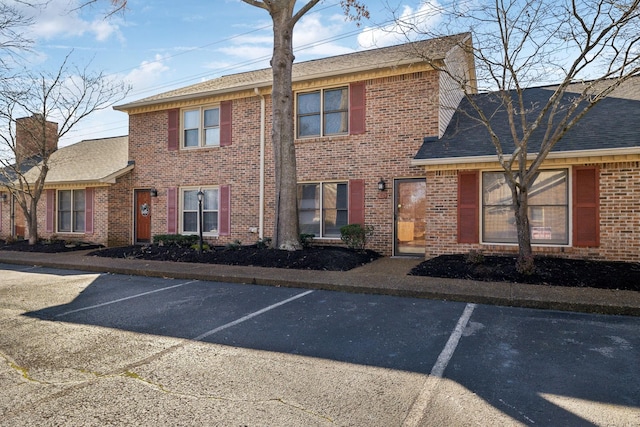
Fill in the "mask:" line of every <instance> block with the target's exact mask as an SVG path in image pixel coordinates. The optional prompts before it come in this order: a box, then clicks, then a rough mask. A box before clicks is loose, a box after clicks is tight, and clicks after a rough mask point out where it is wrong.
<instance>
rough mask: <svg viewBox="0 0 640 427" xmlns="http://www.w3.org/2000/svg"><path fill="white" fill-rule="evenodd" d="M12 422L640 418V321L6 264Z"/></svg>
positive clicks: (3, 294)
mask: <svg viewBox="0 0 640 427" xmlns="http://www.w3.org/2000/svg"><path fill="white" fill-rule="evenodd" d="M0 301H1V302H0V326H1V330H0V352H1V355H0V356H1V357H2V358H3V359H4V363H3V366H2V369H1V370H0V386H1V387H2V389H3V390H5V392H3V393H2V396H3V397H0V407H1V408H2V411H1V415H0V424H2V425H26V424H39V425H105V424H112V425H367V426H375V425H379V426H393V425H398V426H399V425H486V424H490V423H491V424H496V423H498V424H500V425H562V426H571V425H576V426H577V425H616V426H617V425H629V426H631V425H640V370H639V369H638V367H639V366H640V318H637V317H625V316H602V315H589V314H576V313H570V312H555V311H544V310H532V309H520V308H506V307H496V306H484V305H475V304H465V303H460V302H446V301H436V300H427V299H415V298H401V297H394V296H382V295H364V294H351V293H344V292H335V291H322V290H305V289H296V288H285V287H267V286H254V285H239V284H228V283H219V282H205V281H196V280H176V279H159V278H149V277H139V276H124V275H112V274H93V273H84V272H81V271H69V270H56V269H48V268H30V267H24V266H14V265H5V264H0Z"/></svg>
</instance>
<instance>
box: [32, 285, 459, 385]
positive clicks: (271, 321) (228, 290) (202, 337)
mask: <svg viewBox="0 0 640 427" xmlns="http://www.w3.org/2000/svg"><path fill="white" fill-rule="evenodd" d="M463 309H464V304H463V303H446V302H442V301H430V300H421V299H412V298H400V297H392V296H376V295H362V294H349V293H341V292H332V291H305V290H300V289H292V288H278V287H265V286H256V285H238V284H230V283H218V282H200V281H194V280H172V279H157V278H148V277H139V276H114V275H109V274H102V275H100V276H98V277H96V278H95V280H94V281H93V282H92V283H91V285H90V286H88V287H87V288H86V289H84V290H83V291H82V292H81V293H80V294H79V295H78V296H77V298H75V299H74V300H73V301H72V302H70V303H68V304H63V305H56V306H51V307H46V308H43V309H42V310H37V311H34V312H30V313H27V314H26V315H27V316H32V317H36V318H39V319H43V320H57V321H64V322H72V323H78V324H87V325H95V326H102V327H109V328H116V329H121V330H127V331H132V332H138V333H145V334H154V335H165V336H171V337H176V338H187V339H192V340H198V341H203V342H209V343H216V344H223V345H232V346H238V347H246V348H252V349H256V350H266V351H278V352H285V353H290V354H300V355H305V356H312V357H320V358H327V359H332V360H338V361H343V362H349V363H357V364H364V365H373V366H380V367H385V368H391V369H401V370H408V371H413V372H419V373H424V374H428V373H430V372H431V369H432V368H433V366H434V364H435V362H436V360H437V358H438V356H439V354H440V352H441V351H442V349H443V347H444V345H445V343H446V342H447V340H448V338H449V336H450V334H451V331H452V330H453V328H454V326H455V325H456V322H457V321H458V318H459V316H460V314H461V313H462V310H463Z"/></svg>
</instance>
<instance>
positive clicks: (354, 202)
mask: <svg viewBox="0 0 640 427" xmlns="http://www.w3.org/2000/svg"><path fill="white" fill-rule="evenodd" d="M349 224H360V225H364V179H352V180H349Z"/></svg>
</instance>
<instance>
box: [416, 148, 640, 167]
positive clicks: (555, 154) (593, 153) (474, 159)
mask: <svg viewBox="0 0 640 427" xmlns="http://www.w3.org/2000/svg"><path fill="white" fill-rule="evenodd" d="M630 154H640V146H639V147H627V148H606V149H604V148H603V149H601V150H575V151H552V152H551V153H549V154H548V155H547V159H572V158H576V157H599V156H625V155H630ZM537 155H538V153H529V154H528V155H527V160H534V159H535V158H536V157H537ZM505 157H506V156H505ZM507 159H508V158H507ZM497 161H498V155H497V154H493V155H490V156H467V157H441V158H435V159H412V160H411V166H438V165H455V164H463V163H491V162H497Z"/></svg>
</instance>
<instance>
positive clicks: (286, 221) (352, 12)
mask: <svg viewBox="0 0 640 427" xmlns="http://www.w3.org/2000/svg"><path fill="white" fill-rule="evenodd" d="M242 1H244V2H245V3H247V4H250V5H252V6H255V7H259V8H262V9H265V10H266V11H267V12H269V15H271V19H272V21H273V56H272V58H271V68H272V71H273V86H272V92H271V100H272V105H273V115H272V117H273V118H272V131H271V140H272V144H273V151H274V162H275V165H274V167H275V180H276V182H275V184H276V193H275V197H276V200H275V224H274V232H273V242H272V244H273V246H274V247H276V248H279V249H284V250H298V249H301V248H302V245H301V244H300V236H299V228H298V201H297V185H298V182H297V173H296V151H295V144H294V140H295V137H294V126H293V120H294V114H293V93H292V69H293V60H294V55H293V28H294V26H295V25H296V23H297V22H298V21H299V20H300V18H302V16H303V15H304V14H305V13H307V12H308V11H309V10H311V9H312V8H313V7H314V6H315V5H316V4H318V3H319V2H320V0H310V1H307V2H306V3H304V4H303V5H302V7H300V8H299V9H297V10H296V1H295V0H242ZM341 4H342V7H343V9H344V11H345V14H346V15H347V16H349V17H350V18H351V19H354V20H359V19H360V18H362V17H368V15H369V13H368V11H367V9H366V7H365V6H364V4H363V3H362V2H359V1H358V0H342V1H341Z"/></svg>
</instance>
